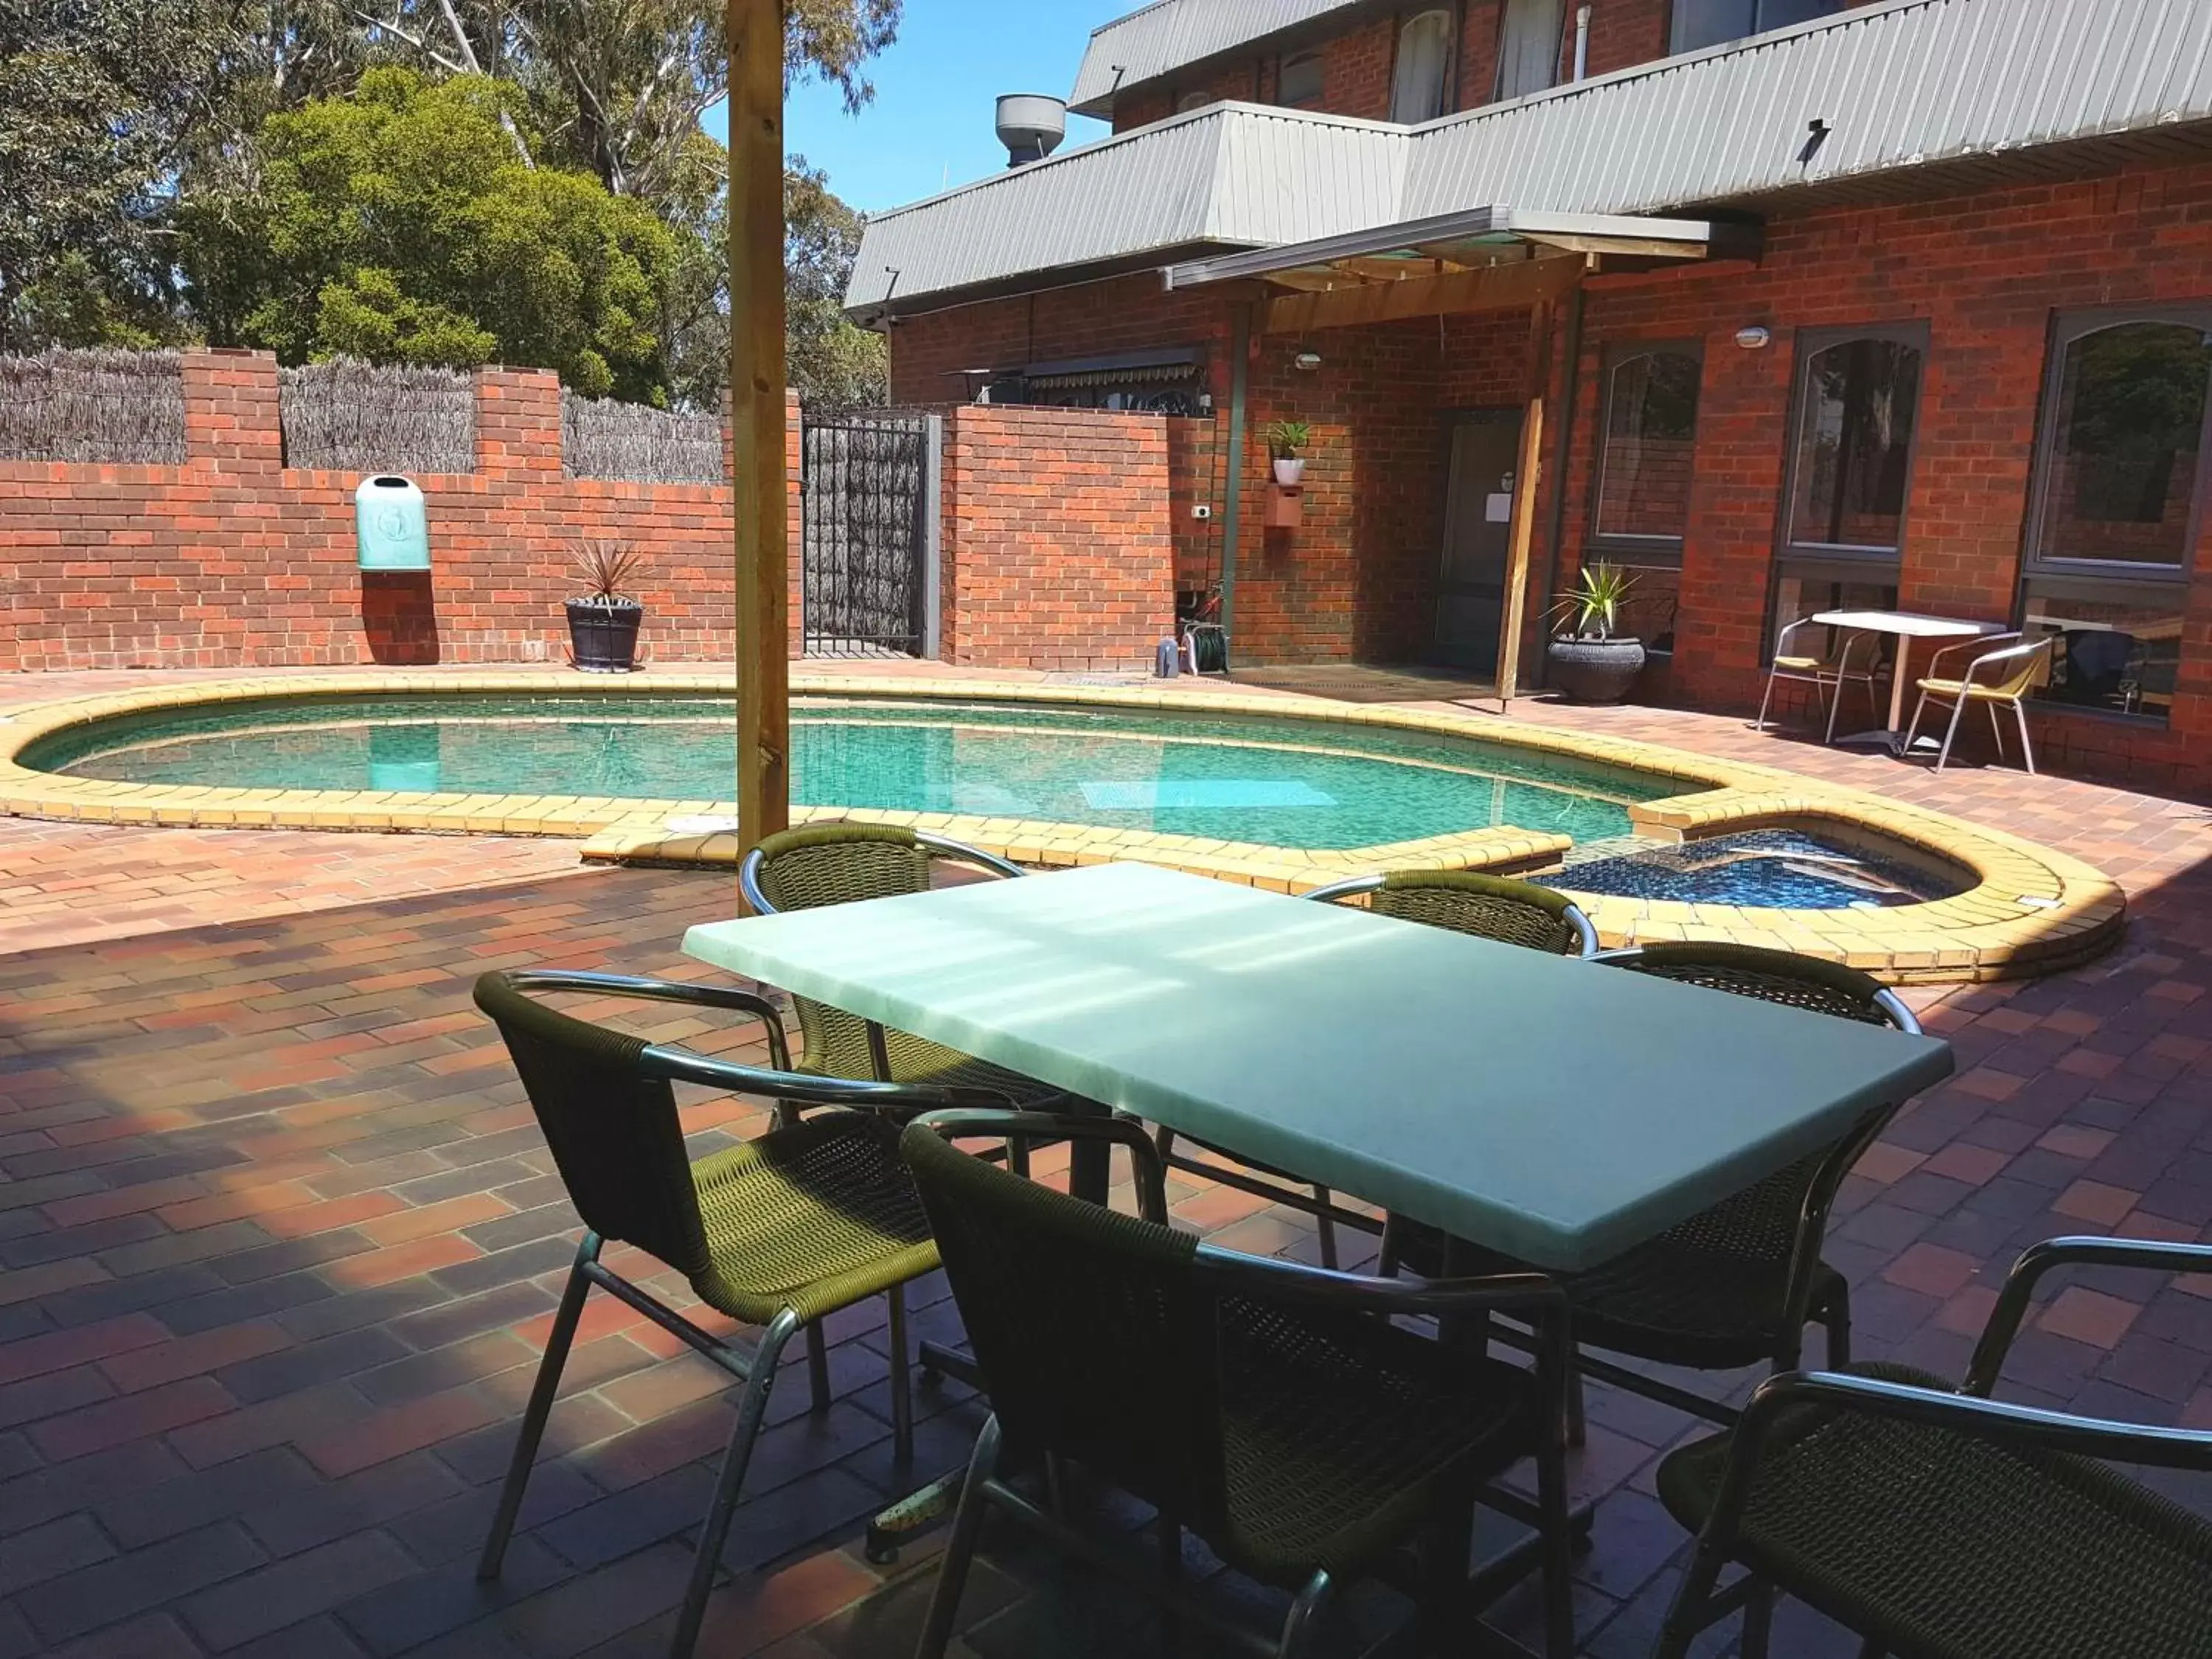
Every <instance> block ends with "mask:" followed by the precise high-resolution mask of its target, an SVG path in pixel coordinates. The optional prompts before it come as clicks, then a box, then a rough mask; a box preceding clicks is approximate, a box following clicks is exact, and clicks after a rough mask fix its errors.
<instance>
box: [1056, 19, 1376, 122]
mask: <svg viewBox="0 0 2212 1659" xmlns="http://www.w3.org/2000/svg"><path fill="white" fill-rule="evenodd" d="M1358 3H1359V0H1158V3H1157V4H1155V5H1150V6H1146V8H1145V9H1143V10H1141V11H1133V12H1131V13H1129V14H1128V15H1127V16H1126V17H1117V18H1115V20H1114V21H1112V22H1110V23H1102V24H1100V25H1099V26H1098V27H1097V28H1095V29H1093V30H1092V31H1091V45H1090V47H1089V49H1088V50H1087V51H1085V52H1084V54H1083V64H1082V67H1081V68H1079V69H1078V70H1076V71H1075V90H1074V92H1073V94H1070V95H1069V98H1068V106H1069V107H1070V108H1072V109H1074V110H1076V111H1078V112H1080V113H1082V114H1085V115H1107V114H1109V113H1110V112H1112V108H1113V102H1114V94H1115V90H1116V89H1117V88H1121V87H1133V86H1136V85H1139V83H1140V82H1146V81H1151V80H1154V79H1156V78H1158V76H1163V75H1165V74H1168V73H1169V72H1170V71H1171V70H1177V69H1180V68H1182V66H1183V65H1184V64H1195V63H1197V62H1199V61H1200V59H1201V58H1211V57H1212V56H1213V55H1214V54H1215V53H1217V52H1229V51H1232V50H1233V49H1235V48H1236V47H1238V46H1243V45H1244V44H1246V43H1247V42H1248V41H1252V40H1261V39H1263V38H1264V37H1266V36H1267V35H1270V34H1274V33H1279V32H1280V31H1282V30H1284V29H1288V28H1296V27H1297V26H1298V25H1299V24H1301V23H1306V22H1310V21H1312V20H1313V19H1315V18H1316V17H1320V16H1322V15H1325V14H1327V13H1328V12H1332V11H1341V10H1343V9H1346V7H1348V6H1352V5H1356V4H1358Z"/></svg>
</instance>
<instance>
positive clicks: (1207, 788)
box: [22, 694, 1681, 848]
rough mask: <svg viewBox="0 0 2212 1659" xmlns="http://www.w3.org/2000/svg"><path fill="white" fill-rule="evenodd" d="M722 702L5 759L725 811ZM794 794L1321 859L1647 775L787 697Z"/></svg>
mask: <svg viewBox="0 0 2212 1659" xmlns="http://www.w3.org/2000/svg"><path fill="white" fill-rule="evenodd" d="M734 720H735V714H734V708H733V705H732V702H730V701H729V700H728V699H726V698H696V697H678V696H659V695H647V696H639V695H634V694H633V695H622V694H615V695H606V696H590V695H570V696H545V697H530V696H504V697H502V696H465V695H440V696H399V697H394V696H386V697H375V696H360V697H342V698H323V699H307V698H300V699H269V700H265V701H258V702H241V703H228V704H223V705H220V706H215V707H206V706H203V707H201V708H193V709H181V710H165V711H157V712H154V713H149V714H142V715H131V716H125V717H122V718H118V719H116V720H103V721H100V722H97V723H95V724H93V725H90V726H82V727H78V728H75V729H73V730H71V731H68V732H60V733H57V734H56V735H55V736H54V737H53V738H49V739H47V740H46V741H45V742H43V743H41V744H37V745H35V746H34V747H33V749H32V750H29V751H28V752H27V753H26V754H25V756H24V757H22V763H23V764H25V765H27V766H32V767H36V768H39V769H42V770H46V771H57V772H66V773H69V774H70V775H74V776H77V777H90V778H105V779H112V780H116V781H125V782H131V783H163V784H201V785H214V786H219V787H228V788H251V789H325V790H362V789H377V790H419V791H431V792H436V793H453V794H496V795H531V796H537V795H574V796H613V797H617V798H624V799H653V800H682V801H714V800H727V799H730V797H731V796H732V793H733V784H734V774H735V769H736V760H735V732H734ZM792 728H793V729H792V798H793V800H795V801H797V802H799V803H801V804H803V805H814V806H848V807H854V808H859V809H866V808H871V807H872V808H876V809H879V810H901V811H930V812H958V813H964V814H969V815H972V816H975V817H1016V818H1030V819H1037V820H1042V821H1045V822H1048V823H1075V824H1091V825H1102V826H1106V827H1110V828H1115V829H1147V830H1158V831H1164V832H1168V833H1171V834H1176V835H1184V836H1201V837H1205V838H1207V839H1218V840H1222V841H1237V842H1260V843H1262V844H1265V845H1270V846H1276V847H1290V848H1353V847H1366V846H1373V845H1376V844H1378V843H1383V842H1397V841H1408V840H1413V839H1417V838H1419V837H1423V836H1436V835H1445V834H1450V833H1455V832H1461V831H1465V830H1469V829H1483V828H1486V827H1489V826H1492V825H1496V824H1513V825H1516V826H1517V827H1519V828H1521V829H1532V830H1538V831H1556V832H1558V833H1560V834H1563V835H1566V836H1571V837H1572V838H1573V839H1574V840H1576V841H1577V842H1587V841H1597V840H1603V839H1607V838H1610V837H1615V836H1623V835H1626V834H1627V833H1628V831H1629V829H1630V823H1629V819H1628V813H1627V808H1628V806H1629V805H1631V804H1632V803H1634V802H1638V801H1644V800H1653V799H1658V798H1659V797H1661V796H1662V795H1668V794H1673V793H1678V792H1679V790H1680V787H1681V785H1680V782H1679V781H1677V780H1674V779H1671V778H1666V777H1662V776H1659V775H1654V774H1648V773H1640V772H1634V771H1630V770H1627V769H1622V768H1617V767H1607V766H1601V765H1596V764H1591V763H1581V762H1577V761H1573V760H1570V759H1566V758H1564V757H1554V756H1550V755H1546V754H1542V753H1541V752H1538V751H1535V750H1524V749H1521V748H1517V747H1514V746H1511V745H1508V744H1488V743H1484V742H1481V741H1480V740H1478V739H1474V738H1451V737H1444V736H1436V737H1430V736H1425V735H1424V734H1420V733H1413V732H1389V731H1383V730H1380V729H1370V728H1366V727H1360V726H1350V725H1336V724H1331V723H1328V722H1324V721H1312V720H1269V719H1265V718H1261V717H1256V716H1247V715H1237V716H1230V717H1221V718H1196V717H1187V716H1183V715H1180V714H1175V715H1168V714H1159V715H1154V714H1146V713H1144V712H1142V711H1136V710H1120V709H1093V708H1017V707H1013V706H1010V705H1006V704H993V703H988V702H936V701H929V702H922V701H904V702H902V701H899V700H896V699H889V698H885V699H861V698H852V699H847V698H819V699H802V700H800V701H799V702H796V703H795V704H794V706H793V710H792Z"/></svg>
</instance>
